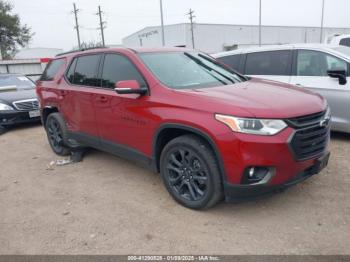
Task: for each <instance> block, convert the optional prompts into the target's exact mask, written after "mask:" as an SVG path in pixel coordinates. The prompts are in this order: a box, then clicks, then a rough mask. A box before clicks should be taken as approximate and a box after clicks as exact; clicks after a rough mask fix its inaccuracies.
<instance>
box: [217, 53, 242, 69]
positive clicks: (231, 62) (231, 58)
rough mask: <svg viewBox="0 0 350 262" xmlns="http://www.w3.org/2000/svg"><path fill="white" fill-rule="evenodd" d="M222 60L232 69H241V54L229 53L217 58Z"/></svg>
mask: <svg viewBox="0 0 350 262" xmlns="http://www.w3.org/2000/svg"><path fill="white" fill-rule="evenodd" d="M217 59H218V60H219V61H220V62H222V63H224V64H225V65H228V66H229V67H231V68H232V69H234V70H236V71H239V65H240V62H241V55H228V56H223V57H218V58H217Z"/></svg>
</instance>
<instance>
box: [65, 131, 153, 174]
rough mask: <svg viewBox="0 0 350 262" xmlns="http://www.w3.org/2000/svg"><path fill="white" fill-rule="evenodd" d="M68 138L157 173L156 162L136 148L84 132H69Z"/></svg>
mask: <svg viewBox="0 0 350 262" xmlns="http://www.w3.org/2000/svg"><path fill="white" fill-rule="evenodd" d="M68 136H69V138H72V139H75V140H77V141H78V142H79V143H82V144H84V145H86V146H88V147H93V148H95V149H98V150H101V151H104V152H108V153H111V154H113V155H116V156H118V157H121V158H124V159H126V160H130V161H133V162H136V163H138V164H140V165H142V166H144V167H147V168H148V169H150V170H152V171H156V170H155V169H154V166H155V164H154V163H153V162H154V160H153V159H152V158H149V157H148V156H146V155H145V154H143V153H141V152H139V151H138V150H136V149H134V148H131V147H128V146H125V145H121V144H117V143H115V142H112V141H108V140H105V139H100V138H98V137H95V136H92V135H88V134H86V133H82V132H69V135H68Z"/></svg>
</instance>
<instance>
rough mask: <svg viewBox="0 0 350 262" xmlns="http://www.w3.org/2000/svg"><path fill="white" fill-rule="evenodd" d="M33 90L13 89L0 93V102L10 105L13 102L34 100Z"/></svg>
mask: <svg viewBox="0 0 350 262" xmlns="http://www.w3.org/2000/svg"><path fill="white" fill-rule="evenodd" d="M36 97H37V96H36V93H35V89H34V88H33V89H27V90H25V89H23V90H21V89H13V90H6V91H0V101H3V102H5V103H9V104H12V102H14V101H18V100H25V99H32V98H36Z"/></svg>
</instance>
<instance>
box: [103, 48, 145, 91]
mask: <svg viewBox="0 0 350 262" xmlns="http://www.w3.org/2000/svg"><path fill="white" fill-rule="evenodd" d="M124 80H136V81H138V82H139V83H140V85H141V86H146V83H145V81H144V80H143V78H142V76H141V74H140V73H139V72H138V71H137V69H136V67H135V66H134V65H133V64H132V62H131V61H130V60H129V59H128V58H126V57H125V56H122V55H117V54H107V55H106V56H105V60H104V63H103V73H102V86H103V87H108V88H114V86H115V83H117V82H119V81H124Z"/></svg>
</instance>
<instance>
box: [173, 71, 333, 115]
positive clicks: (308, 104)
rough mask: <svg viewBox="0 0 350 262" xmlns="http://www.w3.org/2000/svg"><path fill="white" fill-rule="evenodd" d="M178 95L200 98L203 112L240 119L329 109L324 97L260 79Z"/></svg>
mask: <svg viewBox="0 0 350 262" xmlns="http://www.w3.org/2000/svg"><path fill="white" fill-rule="evenodd" d="M179 92H182V93H186V96H192V97H193V98H195V97H197V98H200V100H202V101H203V103H201V104H204V105H205V106H204V108H203V109H204V110H207V111H208V110H210V111H213V112H214V113H221V114H228V115H235V116H241V117H257V118H281V119H283V118H291V117H297V116H304V115H310V114H314V113H318V112H321V111H323V110H325V108H326V106H327V103H326V101H325V99H324V98H323V97H322V96H320V95H318V94H315V93H312V92H310V91H307V90H306V89H303V88H300V87H296V86H292V85H289V84H284V83H280V82H276V81H270V80H263V79H257V78H252V79H251V80H249V81H246V82H242V83H239V84H235V85H226V86H219V87H212V88H201V89H188V90H181V91H179ZM197 102H198V101H197Z"/></svg>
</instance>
